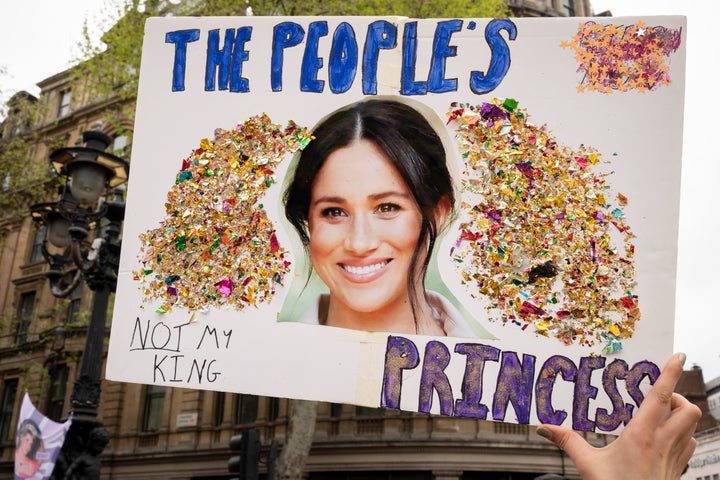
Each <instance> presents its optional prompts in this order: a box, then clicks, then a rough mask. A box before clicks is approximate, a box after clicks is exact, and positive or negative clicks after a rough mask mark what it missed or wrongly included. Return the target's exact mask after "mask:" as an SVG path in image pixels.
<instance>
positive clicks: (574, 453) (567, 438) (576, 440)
mask: <svg viewBox="0 0 720 480" xmlns="http://www.w3.org/2000/svg"><path fill="white" fill-rule="evenodd" d="M536 433H537V434H538V435H540V436H541V437H543V438H546V439H548V440H550V441H551V442H553V443H554V444H555V445H557V446H558V447H559V448H560V449H562V450H564V451H565V453H567V454H568V455H569V456H570V458H573V459H574V458H581V457H582V456H583V455H586V454H587V453H588V452H589V451H590V450H592V449H593V448H594V447H592V446H591V445H590V444H588V443H587V442H586V441H585V439H584V438H583V437H581V436H580V435H579V434H578V433H577V432H575V431H574V430H572V429H570V428H567V427H561V426H558V425H540V426H539V427H538V428H537V430H536Z"/></svg>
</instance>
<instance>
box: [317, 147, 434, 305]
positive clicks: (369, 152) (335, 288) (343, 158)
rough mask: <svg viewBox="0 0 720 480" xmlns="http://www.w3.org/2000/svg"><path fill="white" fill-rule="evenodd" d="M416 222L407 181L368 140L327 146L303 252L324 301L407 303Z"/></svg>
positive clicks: (417, 229)
mask: <svg viewBox="0 0 720 480" xmlns="http://www.w3.org/2000/svg"><path fill="white" fill-rule="evenodd" d="M421 224H422V215H421V214H420V210H419V208H418V206H417V204H416V202H415V199H414V198H413V196H412V193H411V192H410V190H409V188H408V186H407V185H406V184H405V182H404V181H403V179H402V177H401V176H400V174H399V173H398V171H397V170H396V169H395V167H393V166H392V164H391V163H390V160H388V159H387V157H386V156H385V154H384V153H383V152H382V151H381V150H380V149H379V148H378V147H377V146H375V144H374V143H371V142H369V141H367V140H360V141H357V142H354V143H352V144H351V145H349V146H347V147H344V148H341V149H339V150H336V151H335V152H333V153H332V154H331V155H330V156H329V157H328V158H327V160H326V161H325V163H324V165H323V167H322V168H321V169H320V171H319V172H318V175H317V176H316V177H315V181H314V183H313V188H312V195H311V199H310V211H309V218H308V225H309V233H310V257H311V260H312V263H313V267H314V268H315V270H316V271H317V273H318V275H319V276H320V278H322V280H323V281H324V282H325V284H326V285H327V286H328V288H329V289H330V294H331V305H333V307H334V308H336V307H340V308H341V309H345V310H346V311H352V312H363V313H371V312H382V311H383V310H386V311H390V310H391V309H392V308H393V307H395V306H396V305H397V304H396V302H406V303H407V301H408V290H407V275H408V270H409V269H410V263H411V260H412V256H413V252H414V251H415V245H416V243H417V240H418V236H419V234H420V227H421Z"/></svg>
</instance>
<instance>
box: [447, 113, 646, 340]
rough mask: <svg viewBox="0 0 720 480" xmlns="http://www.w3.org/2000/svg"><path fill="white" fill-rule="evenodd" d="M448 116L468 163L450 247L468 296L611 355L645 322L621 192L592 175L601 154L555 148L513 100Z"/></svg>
mask: <svg viewBox="0 0 720 480" xmlns="http://www.w3.org/2000/svg"><path fill="white" fill-rule="evenodd" d="M448 116H449V120H448V123H451V122H454V123H455V124H456V126H457V130H456V139H457V141H458V144H459V147H460V152H461V154H462V157H463V159H464V171H463V175H462V178H463V179H462V211H463V212H464V216H463V217H462V218H461V219H460V220H461V225H460V229H459V230H460V231H459V234H458V236H457V238H456V242H455V245H454V247H453V248H452V250H451V252H450V255H451V258H452V259H453V260H454V264H455V265H456V269H457V271H458V273H459V274H460V276H461V279H462V283H463V284H464V285H466V287H467V288H468V291H469V292H470V295H471V296H473V297H474V298H478V299H486V300H489V302H488V307H487V309H488V315H489V319H490V321H493V322H503V323H504V324H515V325H517V326H518V327H521V328H522V329H523V330H525V329H526V328H527V327H528V326H532V327H533V328H532V329H531V331H534V332H536V333H537V334H540V335H544V336H548V337H555V338H557V339H558V340H560V341H561V342H563V343H564V344H566V345H569V344H579V345H585V346H591V345H594V344H595V343H596V342H603V343H604V344H605V348H606V349H612V352H616V351H618V350H619V349H620V348H621V345H620V341H621V340H622V339H627V338H630V337H631V336H632V334H633V331H634V327H635V322H636V321H637V320H639V318H640V310H639V307H638V298H637V296H636V295H635V294H634V293H633V288H634V286H635V266H634V259H633V256H634V249H635V247H634V245H633V244H632V243H631V240H632V239H633V238H634V235H633V234H632V232H631V230H630V227H629V226H628V225H627V223H626V222H625V215H624V213H623V208H624V207H625V206H626V204H627V202H628V199H627V197H626V196H624V195H622V194H620V193H617V194H616V195H614V196H613V195H611V194H610V188H609V186H608V185H607V182H606V177H607V175H606V174H599V173H595V172H594V171H593V167H594V166H596V165H597V164H598V163H599V162H600V153H599V152H597V151H596V150H594V149H592V148H590V147H585V146H581V147H580V148H579V149H577V150H574V149H571V148H569V147H565V146H562V145H560V144H558V142H557V141H556V140H555V139H554V138H553V137H552V135H551V134H550V133H548V131H547V129H546V127H545V126H543V127H537V126H535V125H533V124H532V123H530V122H529V121H528V115H527V113H526V112H525V111H523V110H520V109H517V102H516V101H515V100H512V99H508V100H504V101H503V100H498V99H495V100H493V102H492V103H484V104H482V105H479V106H475V105H469V104H453V105H452V107H451V109H450V111H449V112H448ZM614 242H617V243H622V244H624V249H621V250H620V249H618V248H617V247H616V246H615V245H614ZM612 352H611V353H612Z"/></svg>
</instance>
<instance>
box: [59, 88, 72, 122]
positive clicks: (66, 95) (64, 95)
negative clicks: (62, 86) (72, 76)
mask: <svg viewBox="0 0 720 480" xmlns="http://www.w3.org/2000/svg"><path fill="white" fill-rule="evenodd" d="M71 97H72V93H71V92H70V90H63V91H62V92H60V106H59V107H58V117H64V116H65V115H67V114H68V113H70V98H71Z"/></svg>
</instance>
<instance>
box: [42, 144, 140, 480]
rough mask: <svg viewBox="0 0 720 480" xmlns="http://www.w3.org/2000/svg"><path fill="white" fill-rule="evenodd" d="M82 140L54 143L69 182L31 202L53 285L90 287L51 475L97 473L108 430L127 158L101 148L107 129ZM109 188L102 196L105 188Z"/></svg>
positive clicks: (62, 289)
mask: <svg viewBox="0 0 720 480" xmlns="http://www.w3.org/2000/svg"><path fill="white" fill-rule="evenodd" d="M83 142H84V146H83V147H70V148H61V149H59V150H55V151H53V152H52V153H51V154H50V162H51V164H52V166H53V168H54V169H55V171H56V172H57V174H58V175H59V176H61V177H65V178H66V179H67V180H66V182H65V183H64V184H63V185H62V186H61V187H60V192H59V193H60V197H59V199H58V201H57V202H53V203H40V204H36V205H33V206H32V207H30V211H31V215H32V217H33V220H35V221H36V222H38V223H40V224H44V225H46V226H47V236H46V240H47V242H49V243H50V244H51V246H52V247H53V251H54V252H61V253H51V251H50V250H49V249H48V246H47V245H46V242H44V243H43V245H42V253H43V256H44V257H45V260H46V261H47V262H48V264H49V265H50V268H49V269H48V271H47V273H46V275H47V277H48V280H49V281H50V291H51V292H52V294H53V295H54V296H56V297H61V298H64V297H67V296H68V295H70V294H71V293H72V292H73V290H74V289H75V287H77V285H78V284H79V283H80V282H82V281H84V282H86V283H87V285H88V287H90V289H91V290H93V291H94V292H95V300H94V301H93V309H92V314H91V317H90V323H89V325H88V331H87V337H86V340H85V350H84V352H83V356H82V363H81V366H80V376H79V378H78V379H77V380H76V381H75V385H74V388H73V393H72V396H71V398H70V402H71V410H70V415H71V418H72V426H71V428H70V430H69V432H68V435H67V437H66V439H65V443H64V444H63V449H62V452H61V454H60V456H59V457H58V461H57V463H56V465H55V470H54V471H53V476H52V478H53V479H65V478H83V479H90V480H93V479H99V478H100V460H99V459H98V456H99V455H100V453H102V450H103V449H104V448H105V445H107V443H108V441H109V435H108V433H107V431H106V430H105V428H104V427H103V425H102V423H101V422H99V421H98V420H97V408H98V404H99V401H100V369H101V365H102V356H103V343H104V339H105V323H106V320H107V318H106V317H107V308H108V302H109V297H110V293H111V292H114V291H115V286H116V283H117V271H118V264H119V261H120V240H119V237H120V229H121V225H122V220H123V217H124V216H125V203H124V201H123V198H122V190H121V189H120V188H119V187H120V186H121V185H122V184H124V183H125V182H126V181H127V178H128V170H129V167H128V163H127V162H126V161H125V160H123V159H122V158H120V157H117V156H115V155H112V154H109V153H106V152H105V150H106V149H107V147H108V146H109V145H110V143H111V139H110V137H108V136H107V135H105V134H104V133H102V132H100V131H96V130H93V131H88V132H85V133H84V134H83ZM109 193H111V194H113V198H111V199H109V200H108V199H106V198H105V197H103V195H106V196H107V195H108V194H109Z"/></svg>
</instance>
